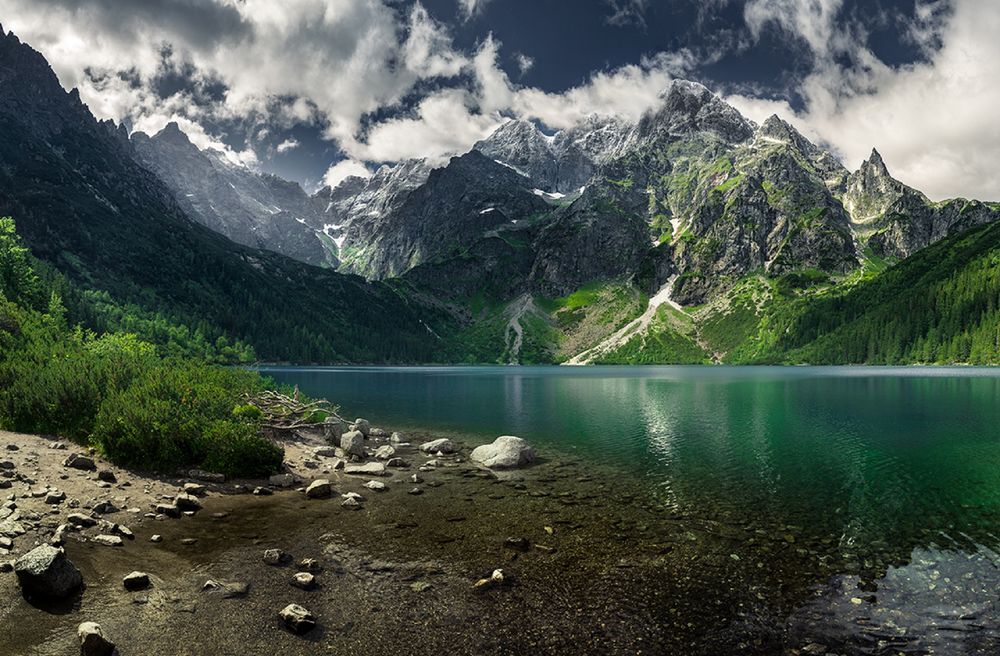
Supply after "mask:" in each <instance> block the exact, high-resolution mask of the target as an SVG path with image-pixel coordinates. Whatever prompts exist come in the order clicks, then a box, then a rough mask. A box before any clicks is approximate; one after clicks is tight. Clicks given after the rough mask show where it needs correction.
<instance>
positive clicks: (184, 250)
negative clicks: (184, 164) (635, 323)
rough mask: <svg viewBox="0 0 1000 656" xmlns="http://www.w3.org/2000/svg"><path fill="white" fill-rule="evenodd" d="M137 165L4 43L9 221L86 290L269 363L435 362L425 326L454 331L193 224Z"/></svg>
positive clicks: (43, 67)
mask: <svg viewBox="0 0 1000 656" xmlns="http://www.w3.org/2000/svg"><path fill="white" fill-rule="evenodd" d="M167 136H168V137H169V138H171V139H174V138H176V137H177V135H171V134H168V135H167ZM134 157H135V154H134V152H133V150H132V146H131V144H130V142H129V141H128V140H126V139H124V138H123V135H122V132H121V130H120V129H118V128H116V127H114V126H113V125H111V124H109V123H101V122H98V121H97V120H96V119H95V118H94V117H93V116H92V115H91V114H90V112H89V111H88V110H87V108H86V107H85V106H84V105H83V104H82V103H81V102H80V99H79V97H78V95H77V94H75V93H66V92H65V91H63V90H62V89H61V88H60V86H59V83H58V81H57V79H56V76H55V74H54V73H53V72H52V70H51V69H50V68H49V67H48V65H47V64H46V63H45V60H44V59H43V58H42V57H41V55H39V54H38V53H37V52H35V51H34V50H32V49H31V48H29V47H28V46H26V45H24V44H22V43H20V42H19V41H18V40H17V39H16V38H15V37H13V36H12V35H4V36H0V215H3V216H7V215H10V216H13V217H14V218H15V221H16V223H17V228H18V232H19V233H20V234H21V236H22V237H23V238H24V240H25V242H26V244H27V245H28V246H29V247H30V248H31V251H32V253H33V254H34V255H35V256H36V257H39V258H40V259H43V260H45V261H47V262H49V263H50V264H52V265H53V266H55V267H56V268H58V269H59V270H60V271H62V272H63V273H65V274H66V275H67V276H68V277H70V278H71V279H72V280H74V281H75V282H76V283H78V284H79V285H80V286H82V287H83V288H85V289H92V290H99V291H101V292H107V293H108V294H109V295H110V296H111V297H112V298H113V299H115V300H116V301H117V302H120V303H123V304H124V303H131V304H135V305H137V306H139V307H141V308H142V309H143V310H144V311H147V312H150V313H154V314H155V313H160V312H162V313H165V314H166V315H168V316H170V317H175V318H178V319H179V320H181V321H182V322H183V323H185V324H188V325H198V324H199V323H200V322H204V323H206V324H208V325H210V326H213V327H215V328H218V329H220V330H221V331H222V332H224V333H225V334H227V335H229V336H231V337H235V338H238V339H241V340H244V341H247V342H249V343H252V344H253V345H254V346H255V348H256V349H257V353H258V354H259V355H260V356H261V357H264V358H271V359H276V360H278V359H297V360H299V361H310V360H327V361H338V360H340V361H379V360H382V361H386V360H397V361H398V360H403V359H408V360H410V361H413V360H417V361H426V360H429V359H431V358H432V354H433V353H434V348H435V345H434V344H433V343H429V342H428V341H427V339H426V335H427V329H426V328H425V327H424V325H423V324H422V323H421V322H426V323H427V324H431V325H438V327H441V326H440V324H436V321H437V315H435V314H434V313H433V312H431V311H429V310H427V308H424V307H422V306H420V305H419V304H417V303H412V302H405V301H403V300H401V299H400V298H399V296H398V294H396V293H395V292H394V291H393V290H391V289H388V288H387V287H385V286H383V285H370V284H367V283H365V282H364V281H363V280H361V279H360V278H357V277H353V276H344V275H340V274H336V273H334V272H331V271H325V270H323V269H319V268H316V267H312V266H308V265H305V264H301V263H299V262H295V261H293V260H290V259H288V258H285V257H282V256H280V255H276V254H273V253H268V252H265V251H260V250H256V249H252V248H247V247H244V246H241V245H239V244H236V243H234V242H233V241H231V240H229V239H226V238H225V237H223V236H221V235H219V234H217V233H215V232H213V231H211V230H209V229H208V228H206V227H204V226H202V225H200V224H199V223H197V222H195V221H193V220H191V219H190V218H188V217H187V216H186V215H185V214H184V212H183V211H182V209H181V208H180V207H179V205H178V204H177V203H176V202H175V200H174V195H173V194H172V193H171V191H170V190H169V189H168V187H167V186H166V185H165V184H164V183H163V182H162V181H161V180H159V178H157V177H156V175H154V174H153V173H152V172H151V171H149V170H148V169H146V168H145V167H143V166H141V165H140V164H139V163H138V162H137V161H136V160H135V159H134ZM386 316H393V317H395V318H396V319H397V321H395V322H393V323H391V324H389V323H387V322H386V321H385V317H386ZM442 330H444V328H442Z"/></svg>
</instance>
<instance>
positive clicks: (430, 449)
mask: <svg viewBox="0 0 1000 656" xmlns="http://www.w3.org/2000/svg"><path fill="white" fill-rule="evenodd" d="M420 450H421V451H423V452H424V453H454V452H455V443H454V442H452V441H451V440H449V439H444V438H442V439H440V440H432V441H430V442H424V443H423V444H421V445H420Z"/></svg>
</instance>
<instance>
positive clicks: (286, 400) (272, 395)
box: [245, 387, 346, 437]
mask: <svg viewBox="0 0 1000 656" xmlns="http://www.w3.org/2000/svg"><path fill="white" fill-rule="evenodd" d="M245 398H246V402H247V403H249V404H250V405H252V406H254V407H255V408H257V409H258V410H260V411H261V413H262V414H263V419H262V421H261V426H262V427H263V428H264V430H266V431H270V432H271V434H272V436H274V437H278V436H280V435H282V434H285V435H287V434H289V433H293V432H295V431H298V430H303V429H308V428H322V427H323V424H324V423H325V422H326V421H327V420H329V419H331V418H332V419H333V420H339V421H341V422H343V421H344V419H343V418H342V417H341V416H340V415H338V414H337V411H338V410H340V408H339V407H338V406H334V405H331V404H330V402H329V401H327V400H326V399H319V400H318V401H310V402H309V403H304V402H302V401H300V400H299V388H298V387H296V388H295V392H294V394H293V395H292V396H287V395H285V394H281V393H280V392H275V391H272V390H268V391H264V392H260V393H258V394H253V395H249V394H248V395H247V396H246V397H245ZM344 423H346V422H344Z"/></svg>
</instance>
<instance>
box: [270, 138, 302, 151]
mask: <svg viewBox="0 0 1000 656" xmlns="http://www.w3.org/2000/svg"><path fill="white" fill-rule="evenodd" d="M299 145H300V144H299V142H298V140H297V139H285V140H284V141H282V142H281V143H280V144H278V146H277V147H276V148H275V150H276V151H277V152H278V153H287V152H289V151H291V150H295V149H296V148H298V147H299Z"/></svg>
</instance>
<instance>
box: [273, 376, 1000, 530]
mask: <svg viewBox="0 0 1000 656" xmlns="http://www.w3.org/2000/svg"><path fill="white" fill-rule="evenodd" d="M265 371H266V373H267V374H269V375H271V376H273V377H274V378H276V379H277V380H279V381H281V382H284V383H290V384H297V385H299V386H300V388H301V389H302V390H303V391H304V392H306V393H308V394H310V395H314V396H322V397H325V398H328V399H330V400H331V401H333V402H335V403H338V404H340V405H341V406H342V408H343V410H344V413H346V414H347V415H350V416H352V417H353V416H366V417H371V418H372V419H373V421H376V422H377V423H382V424H387V425H391V426H393V427H404V428H405V427H419V428H424V429H429V430H440V431H455V432H461V433H465V434H468V435H470V436H473V439H477V438H478V439H482V441H488V440H491V439H492V438H493V437H495V436H497V435H501V434H513V435H519V436H521V437H524V438H525V439H528V440H530V441H531V442H532V443H534V444H535V445H536V446H537V447H539V449H540V450H541V451H542V452H543V453H544V452H545V450H546V447H553V448H554V449H555V450H556V452H559V451H563V450H566V451H569V450H572V451H574V452H577V453H578V454H581V455H584V456H586V457H589V458H593V459H594V460H595V461H600V462H602V463H610V464H616V465H619V466H621V467H623V468H625V469H627V470H628V471H629V472H634V473H636V474H638V475H641V476H643V477H645V479H646V480H647V481H648V484H649V486H650V490H651V493H653V494H657V495H659V496H661V497H662V498H663V500H664V501H665V502H667V503H671V504H675V505H676V506H678V507H679V508H687V507H695V508H697V507H698V506H699V505H705V504H711V505H712V506H713V507H716V508H726V509H729V510H730V511H732V512H752V513H755V514H758V515H769V516H771V517H774V518H776V519H779V520H783V521H785V522H787V523H791V524H803V523H805V524H808V525H811V526H815V527H817V528H818V529H822V530H823V531H824V532H825V533H837V534H838V535H842V541H843V542H844V543H846V544H853V543H855V542H862V543H863V542H865V541H871V540H876V539H881V540H886V539H889V540H907V539H912V538H913V536H920V535H926V531H933V532H945V533H947V534H949V535H951V537H952V538H953V539H954V540H962V539H964V538H963V537H962V534H965V535H967V536H971V537H972V538H973V540H974V541H975V542H977V543H984V544H989V546H994V544H993V541H994V538H993V537H992V534H993V532H994V529H996V528H998V525H997V523H996V522H997V521H998V520H1000V371H995V370H990V369H964V368H962V369H959V368H948V369H914V368H836V367H830V368H823V367H796V368H778V367H775V368H770V367H765V368H728V367H650V368H645V367H644V368H636V367H607V368H604V367H601V368H565V367H530V368H511V367H448V368H437V367H435V368H269V369H266V370H265ZM952 534H954V535H952Z"/></svg>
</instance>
